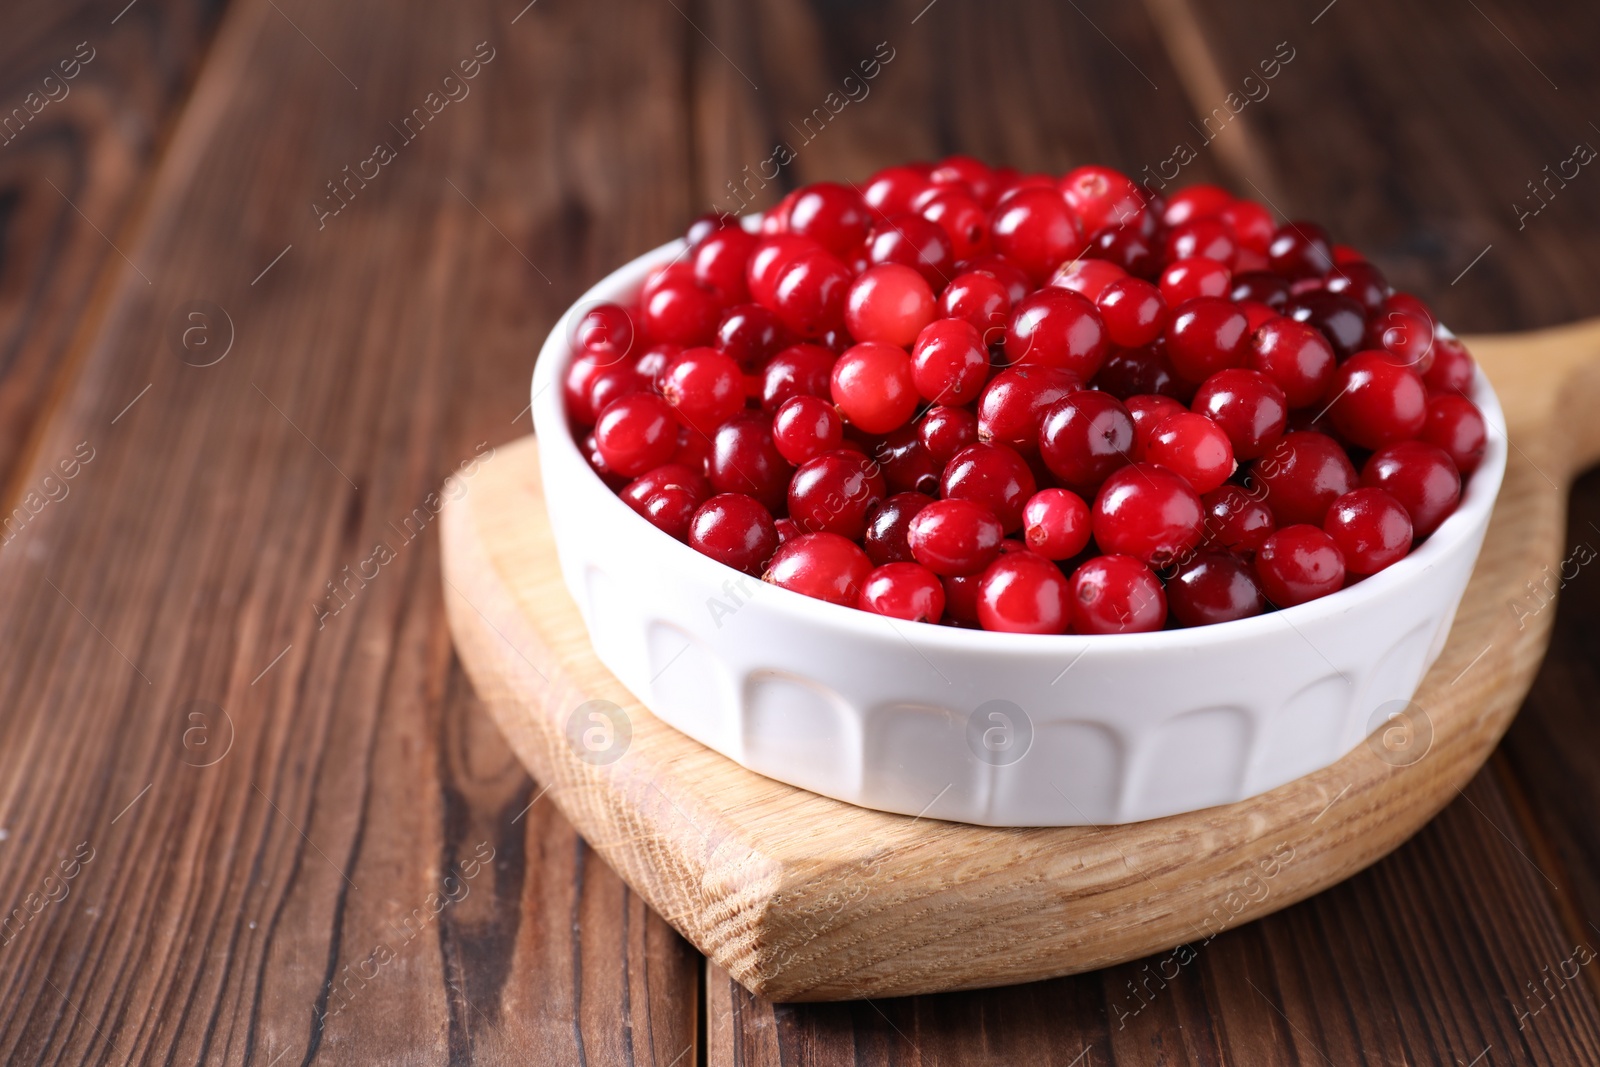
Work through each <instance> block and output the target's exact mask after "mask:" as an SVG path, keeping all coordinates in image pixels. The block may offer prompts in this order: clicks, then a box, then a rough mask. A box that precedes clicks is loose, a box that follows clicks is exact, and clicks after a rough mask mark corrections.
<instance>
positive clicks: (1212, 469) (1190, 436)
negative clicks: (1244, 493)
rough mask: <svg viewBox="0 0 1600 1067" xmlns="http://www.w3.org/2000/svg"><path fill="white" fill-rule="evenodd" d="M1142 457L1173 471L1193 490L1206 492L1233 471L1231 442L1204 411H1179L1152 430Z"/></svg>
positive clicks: (1227, 477) (1215, 486) (1228, 476)
mask: <svg viewBox="0 0 1600 1067" xmlns="http://www.w3.org/2000/svg"><path fill="white" fill-rule="evenodd" d="M1144 458H1145V459H1146V460H1148V461H1149V462H1151V463H1158V464H1160V465H1161V466H1163V467H1166V468H1167V469H1168V470H1171V471H1174V472H1176V473H1177V474H1179V475H1181V476H1182V477H1183V480H1184V481H1186V482H1188V483H1189V485H1190V486H1191V487H1192V488H1193V489H1194V491H1195V492H1196V493H1209V492H1211V490H1213V489H1215V488H1217V487H1218V486H1220V485H1221V484H1222V483H1223V482H1225V481H1227V480H1228V479H1229V478H1230V477H1231V476H1232V475H1233V467H1234V463H1233V446H1232V445H1231V444H1229V443H1228V435H1227V434H1225V433H1223V432H1222V428H1221V427H1220V426H1218V425H1217V424H1216V423H1214V422H1212V421H1211V420H1210V419H1208V418H1206V417H1205V416H1204V415H1196V414H1194V413H1193V412H1190V411H1182V412H1179V413H1178V414H1176V415H1173V416H1171V417H1169V418H1167V419H1166V420H1165V421H1163V422H1162V423H1161V424H1160V425H1159V426H1157V427H1156V428H1155V432H1154V433H1153V434H1151V436H1150V440H1149V443H1147V444H1146V445H1145V448H1144Z"/></svg>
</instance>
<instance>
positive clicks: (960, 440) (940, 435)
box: [917, 405, 978, 470]
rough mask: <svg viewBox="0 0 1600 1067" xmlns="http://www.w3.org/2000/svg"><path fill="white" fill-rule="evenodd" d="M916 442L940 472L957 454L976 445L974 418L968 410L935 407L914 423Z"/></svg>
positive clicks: (976, 429)
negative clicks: (919, 442) (937, 466)
mask: <svg viewBox="0 0 1600 1067" xmlns="http://www.w3.org/2000/svg"><path fill="white" fill-rule="evenodd" d="M917 438H918V439H919V440H920V441H921V442H922V447H923V448H925V449H927V452H928V455H929V456H930V457H931V458H932V459H933V461H934V462H935V463H937V464H939V469H940V470H943V469H944V465H945V464H946V463H949V462H950V459H951V457H952V456H954V455H955V454H956V453H957V452H959V451H961V450H962V449H963V448H966V447H967V446H968V445H974V444H977V443H978V417H977V416H976V415H974V414H973V413H972V411H971V409H970V408H952V407H945V406H943V405H936V406H934V407H931V408H929V409H928V413H927V414H926V415H924V416H922V419H921V420H920V421H919V422H918V423H917Z"/></svg>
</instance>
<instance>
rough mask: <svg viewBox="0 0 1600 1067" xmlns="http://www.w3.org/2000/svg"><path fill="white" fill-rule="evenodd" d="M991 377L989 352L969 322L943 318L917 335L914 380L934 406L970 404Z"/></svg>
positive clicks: (913, 368) (913, 369)
mask: <svg viewBox="0 0 1600 1067" xmlns="http://www.w3.org/2000/svg"><path fill="white" fill-rule="evenodd" d="M918 280H919V281H920V280H921V279H918ZM990 281H991V282H992V281H993V279H990ZM994 284H998V283H994ZM988 377H989V351H988V349H987V348H985V347H984V344H983V337H982V336H981V335H980V334H979V333H978V331H977V330H976V329H974V328H973V327H972V326H971V325H970V324H969V323H966V322H963V321H961V320H960V319H939V320H937V321H935V322H930V323H929V324H928V325H927V326H926V327H924V328H923V330H922V332H921V333H920V334H918V335H917V338H916V346H915V347H914V348H913V349H912V350H911V379H912V381H913V383H915V385H916V387H917V392H919V393H921V394H922V396H923V398H924V399H926V400H928V401H929V402H930V403H934V404H951V405H959V404H967V403H970V402H971V401H973V400H975V399H977V396H978V393H979V391H980V390H981V389H982V388H983V383H984V382H985V381H987V380H988Z"/></svg>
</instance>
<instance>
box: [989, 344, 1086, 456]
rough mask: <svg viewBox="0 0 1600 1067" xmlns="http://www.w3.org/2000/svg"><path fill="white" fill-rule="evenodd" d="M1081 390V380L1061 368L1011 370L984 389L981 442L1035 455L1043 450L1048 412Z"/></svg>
mask: <svg viewBox="0 0 1600 1067" xmlns="http://www.w3.org/2000/svg"><path fill="white" fill-rule="evenodd" d="M1078 389H1079V385H1078V379H1077V378H1076V377H1075V376H1074V375H1073V374H1072V373H1070V372H1069V371H1065V370H1062V369H1061V368H1059V367H1041V366H1031V365H1030V366H1022V367H1009V368H1007V369H1006V370H1003V371H1001V372H1000V373H999V374H997V375H995V376H994V377H993V378H992V379H990V381H989V384H988V385H986V386H985V387H984V390H983V396H982V397H981V398H980V399H979V401H978V438H979V439H980V440H983V441H992V442H995V443H998V444H1002V445H1009V446H1010V447H1012V448H1014V449H1016V450H1017V451H1018V452H1020V453H1022V454H1023V455H1031V454H1033V453H1034V452H1036V451H1038V448H1039V426H1040V424H1041V423H1042V422H1043V421H1044V416H1045V412H1046V411H1048V410H1049V409H1050V407H1051V405H1053V404H1055V403H1056V402H1057V401H1058V400H1060V399H1061V398H1062V397H1065V396H1068V395H1070V394H1072V393H1075V392H1077V391H1078Z"/></svg>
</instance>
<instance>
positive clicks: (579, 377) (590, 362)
mask: <svg viewBox="0 0 1600 1067" xmlns="http://www.w3.org/2000/svg"><path fill="white" fill-rule="evenodd" d="M605 369H606V368H604V367H602V366H601V365H600V363H599V361H598V360H596V359H595V358H594V357H593V356H579V357H577V358H576V359H574V360H573V361H572V362H571V363H569V364H567V372H566V373H565V374H563V375H562V376H561V395H562V397H563V398H564V399H565V401H566V408H567V415H568V416H569V417H570V418H571V419H572V421H573V422H575V423H577V424H578V425H579V426H593V425H594V420H595V418H596V416H597V415H598V414H599V413H598V412H596V411H595V410H594V406H593V405H592V404H590V403H589V385H590V383H592V382H593V381H594V380H595V378H596V377H598V376H599V374H600V372H601V371H603V370H605Z"/></svg>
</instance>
